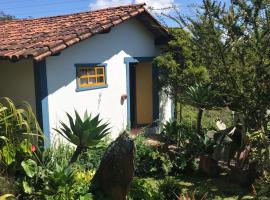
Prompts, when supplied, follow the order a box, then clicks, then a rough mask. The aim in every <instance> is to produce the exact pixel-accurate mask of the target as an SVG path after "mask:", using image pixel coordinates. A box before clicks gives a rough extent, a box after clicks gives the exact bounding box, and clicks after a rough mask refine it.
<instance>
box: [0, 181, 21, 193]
mask: <svg viewBox="0 0 270 200" xmlns="http://www.w3.org/2000/svg"><path fill="white" fill-rule="evenodd" d="M0 185H1V187H0V196H1V195H4V194H14V195H17V194H18V193H19V188H18V183H17V182H16V181H15V180H14V179H13V178H12V179H11V178H8V177H0Z"/></svg>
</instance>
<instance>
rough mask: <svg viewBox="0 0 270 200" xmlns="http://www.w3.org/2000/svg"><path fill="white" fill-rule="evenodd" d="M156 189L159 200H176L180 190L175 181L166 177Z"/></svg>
mask: <svg viewBox="0 0 270 200" xmlns="http://www.w3.org/2000/svg"><path fill="white" fill-rule="evenodd" d="M158 188H159V198H160V199H164V200H166V199H171V200H178V198H177V196H178V195H179V193H180V191H181V189H180V185H179V183H178V182H177V181H176V180H175V179H173V178H170V177H166V178H165V179H164V180H162V181H161V182H160V183H159V185H158Z"/></svg>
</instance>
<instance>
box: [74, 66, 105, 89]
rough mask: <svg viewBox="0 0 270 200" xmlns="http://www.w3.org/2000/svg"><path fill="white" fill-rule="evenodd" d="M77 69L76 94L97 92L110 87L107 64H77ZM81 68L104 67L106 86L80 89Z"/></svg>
mask: <svg viewBox="0 0 270 200" xmlns="http://www.w3.org/2000/svg"><path fill="white" fill-rule="evenodd" d="M75 67H76V92H82V91H87V90H95V89H102V88H107V87H108V82H107V63H77V64H75ZM80 67H104V73H105V84H104V85H98V86H89V87H84V88H82V87H80V85H79V82H78V80H79V78H78V72H79V68H80Z"/></svg>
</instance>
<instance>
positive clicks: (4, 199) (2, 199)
mask: <svg viewBox="0 0 270 200" xmlns="http://www.w3.org/2000/svg"><path fill="white" fill-rule="evenodd" d="M14 199H16V198H15V196H14V195H13V194H5V195H2V196H0V200H14Z"/></svg>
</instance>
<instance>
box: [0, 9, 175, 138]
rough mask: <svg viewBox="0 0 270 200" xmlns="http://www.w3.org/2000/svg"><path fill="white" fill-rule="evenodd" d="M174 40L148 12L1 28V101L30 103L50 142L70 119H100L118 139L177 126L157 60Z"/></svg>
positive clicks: (0, 25)
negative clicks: (161, 125)
mask: <svg viewBox="0 0 270 200" xmlns="http://www.w3.org/2000/svg"><path fill="white" fill-rule="evenodd" d="M168 37H169V36H168V33H167V31H166V29H164V28H163V27H162V26H161V25H160V23H159V22H158V21H157V20H156V19H155V18H154V17H153V16H151V14H150V13H149V12H148V11H147V10H146V9H145V8H144V5H143V4H137V5H128V6H120V7H114V8H108V9H102V10H97V11H91V12H84V13H77V14H70V15H63V16H56V17H46V18H38V19H25V20H10V21H2V22H0V96H1V97H4V96H7V97H10V98H11V99H13V100H14V101H15V102H16V103H20V102H22V101H23V100H25V101H28V102H29V103H30V104H31V105H32V107H33V110H34V112H35V113H36V115H37V117H38V120H39V122H40V124H41V126H42V128H43V131H44V133H45V134H46V136H47V138H50V139H51V140H52V139H53V138H55V135H54V134H55V133H54V131H53V128H58V127H59V121H60V120H62V121H66V112H68V113H70V114H73V113H74V109H76V110H77V111H78V112H79V113H84V112H85V111H86V110H88V111H89V112H91V113H93V115H95V114H98V113H100V115H101V117H102V118H103V119H104V120H106V121H109V122H110V123H111V126H112V137H113V138H114V137H116V136H117V135H118V134H119V133H120V132H121V131H122V130H124V129H126V128H133V127H138V126H141V125H146V124H152V123H154V122H155V121H156V120H158V119H159V120H161V121H164V120H168V119H169V118H171V113H172V109H171V107H172V106H171V101H170V99H168V98H167V97H166V96H164V95H162V92H160V91H158V89H157V86H156V81H157V73H158V72H157V69H156V67H155V66H153V65H152V60H153V59H154V57H155V56H157V55H158V54H159V52H160V46H161V45H162V44H164V43H165V42H166V41H168Z"/></svg>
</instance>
